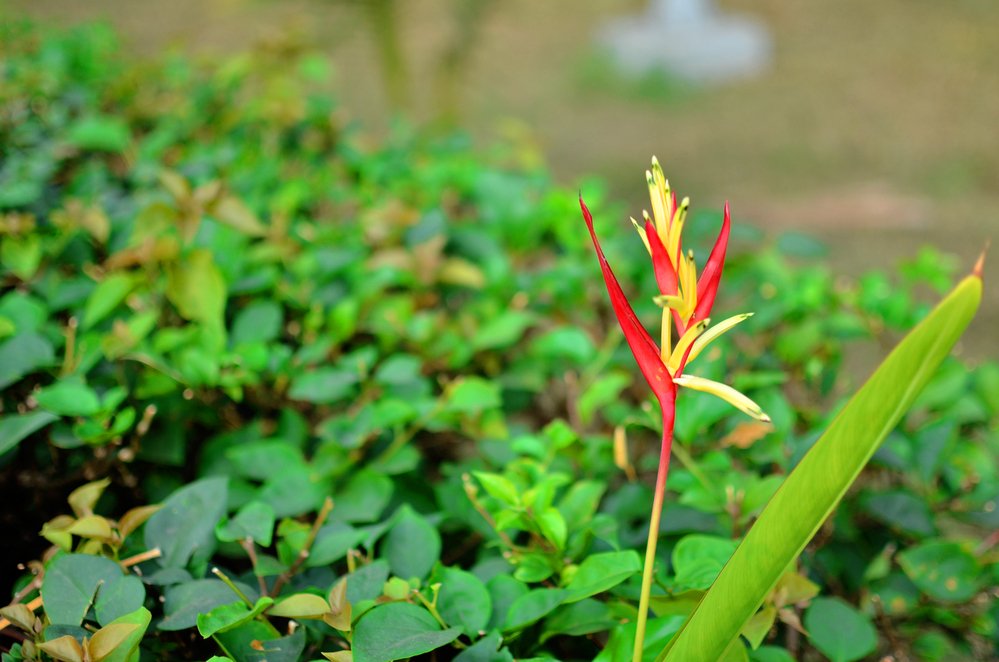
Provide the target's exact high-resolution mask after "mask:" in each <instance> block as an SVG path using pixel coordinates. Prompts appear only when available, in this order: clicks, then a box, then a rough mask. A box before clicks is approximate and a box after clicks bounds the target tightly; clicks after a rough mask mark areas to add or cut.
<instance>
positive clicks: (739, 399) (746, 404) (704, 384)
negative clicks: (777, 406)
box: [673, 375, 770, 423]
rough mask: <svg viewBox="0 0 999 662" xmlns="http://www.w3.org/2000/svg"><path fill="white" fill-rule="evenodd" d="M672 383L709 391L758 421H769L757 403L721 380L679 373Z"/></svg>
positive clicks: (705, 391)
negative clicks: (716, 380)
mask: <svg viewBox="0 0 999 662" xmlns="http://www.w3.org/2000/svg"><path fill="white" fill-rule="evenodd" d="M673 383H674V384H676V385H677V386H685V387H687V388H692V389H694V390H695V391H702V392H704V393H710V394H711V395H714V396H717V397H719V398H721V399H722V400H724V401H725V402H727V403H729V404H730V405H732V406H733V407H735V408H736V409H738V410H739V411H741V412H743V413H746V414H749V415H750V416H752V417H753V418H755V419H757V420H759V421H763V422H764V423H769V422H770V417H769V416H767V415H766V414H765V413H763V409H761V408H760V406H759V405H758V404H756V403H755V402H753V401H752V400H750V399H749V398H748V397H746V396H745V395H743V394H742V393H740V392H739V391H736V390H735V389H734V388H732V387H731V386H729V385H728V384H722V383H721V382H715V381H712V380H710V379H704V378H703V377H695V376H694V375H681V376H680V377H677V378H676V379H674V380H673Z"/></svg>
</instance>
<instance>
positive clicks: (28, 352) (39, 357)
mask: <svg viewBox="0 0 999 662" xmlns="http://www.w3.org/2000/svg"><path fill="white" fill-rule="evenodd" d="M54 363H55V350H54V349H52V343H50V342H49V341H48V340H47V339H45V338H44V337H42V336H40V335H37V334H35V333H19V334H17V335H16V336H14V337H13V338H9V339H8V340H5V341H4V342H2V343H0V389H5V388H7V387H8V386H10V385H11V384H13V383H14V382H16V381H18V380H20V379H21V378H22V377H24V376H25V375H29V374H31V373H33V372H35V371H37V370H39V369H41V368H47V367H49V366H51V365H52V364H54ZM8 443H9V442H8ZM4 444H5V442H4V440H3V439H0V445H4ZM11 445H13V444H11Z"/></svg>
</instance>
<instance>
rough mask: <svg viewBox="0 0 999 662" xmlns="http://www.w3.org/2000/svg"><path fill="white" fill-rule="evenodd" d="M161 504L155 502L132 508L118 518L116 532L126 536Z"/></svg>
mask: <svg viewBox="0 0 999 662" xmlns="http://www.w3.org/2000/svg"><path fill="white" fill-rule="evenodd" d="M162 507H163V506H161V505H159V504H156V505H152V506H138V507H136V508H132V509H131V510H129V511H128V512H126V513H125V514H124V515H122V516H121V519H120V520H118V533H119V534H120V535H121V537H122V538H127V537H128V535H129V534H130V533H132V532H133V531H135V530H136V529H137V528H139V527H140V526H142V525H143V524H145V522H146V520H148V519H149V518H150V517H152V516H153V513H155V512H156V511H157V510H159V509H160V508H162Z"/></svg>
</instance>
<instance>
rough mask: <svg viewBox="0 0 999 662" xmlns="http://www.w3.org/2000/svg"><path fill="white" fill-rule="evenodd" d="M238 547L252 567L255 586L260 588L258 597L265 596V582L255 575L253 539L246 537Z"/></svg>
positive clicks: (255, 552) (255, 551)
mask: <svg viewBox="0 0 999 662" xmlns="http://www.w3.org/2000/svg"><path fill="white" fill-rule="evenodd" d="M239 544H240V546H242V548H243V549H244V550H246V555H247V556H249V557H250V565H252V566H253V574H254V575H256V576H257V585H258V586H259V587H260V595H267V582H265V581H264V578H263V577H262V576H261V575H259V574H257V549H256V547H255V546H254V544H253V538H251V537H250V536H246V537H245V538H243V539H242V540H240V541H239Z"/></svg>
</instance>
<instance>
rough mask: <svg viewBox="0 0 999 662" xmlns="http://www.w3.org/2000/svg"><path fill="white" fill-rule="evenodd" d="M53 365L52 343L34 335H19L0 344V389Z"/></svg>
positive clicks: (53, 352) (53, 351)
mask: <svg viewBox="0 0 999 662" xmlns="http://www.w3.org/2000/svg"><path fill="white" fill-rule="evenodd" d="M54 363H55V350H54V349H53V348H52V343H50V342H49V341H48V340H46V339H45V338H44V337H42V336H40V335H37V334H35V333H19V334H17V335H16V336H14V337H13V338H9V339H8V340H5V341H4V342H3V343H0V389H5V388H7V387H8V386H10V385H11V384H13V383H14V382H16V381H18V380H20V379H21V378H22V377H24V376H25V375H29V374H31V373H33V372H35V371H37V370H39V369H40V368H48V367H49V366H51V365H53V364H54Z"/></svg>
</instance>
